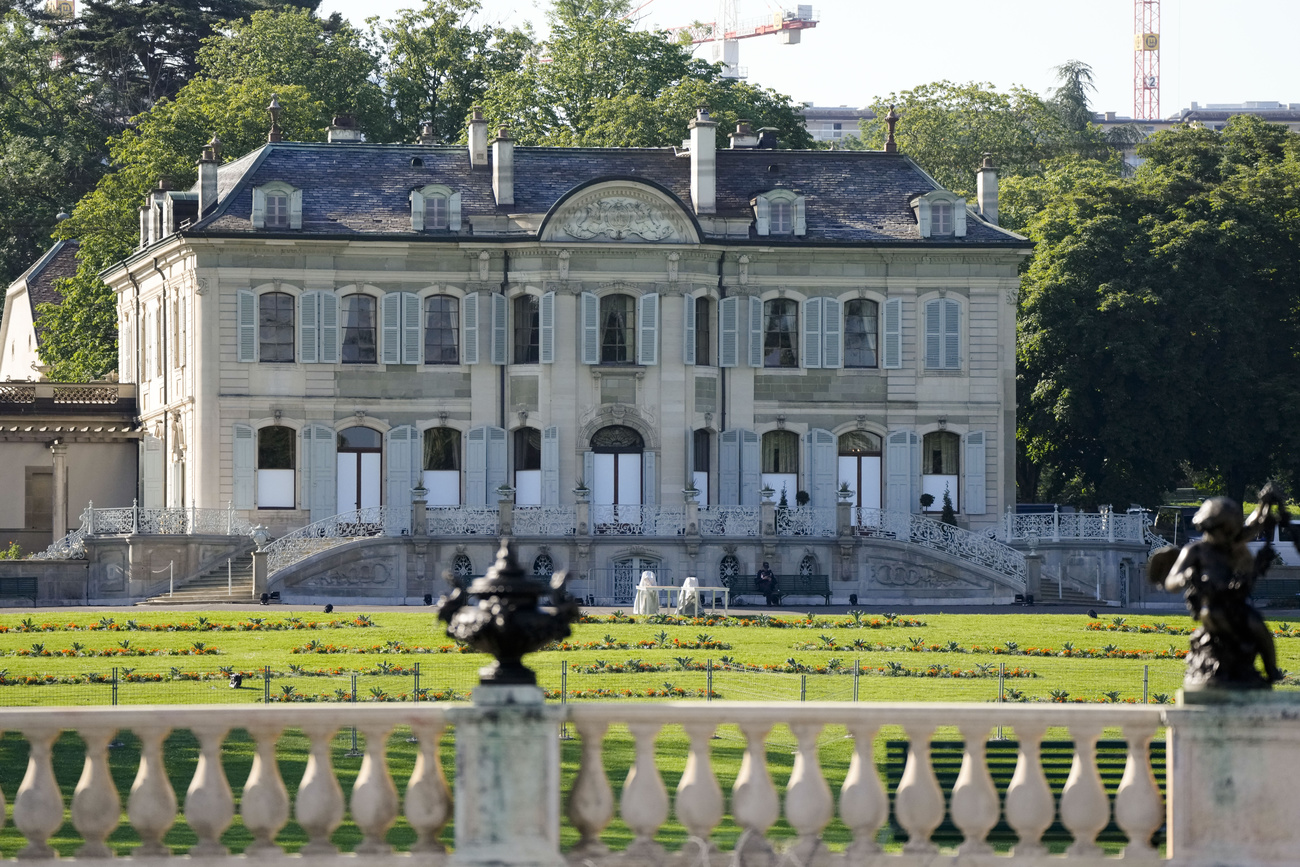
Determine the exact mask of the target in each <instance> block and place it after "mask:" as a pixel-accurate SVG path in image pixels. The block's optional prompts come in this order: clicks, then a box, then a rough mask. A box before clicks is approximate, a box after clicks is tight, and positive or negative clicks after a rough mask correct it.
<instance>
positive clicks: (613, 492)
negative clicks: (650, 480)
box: [591, 425, 645, 506]
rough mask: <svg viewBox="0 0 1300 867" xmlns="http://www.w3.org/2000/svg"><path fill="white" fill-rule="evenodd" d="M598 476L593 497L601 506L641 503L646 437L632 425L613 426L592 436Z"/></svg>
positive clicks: (594, 501) (592, 447) (593, 487)
mask: <svg viewBox="0 0 1300 867" xmlns="http://www.w3.org/2000/svg"><path fill="white" fill-rule="evenodd" d="M591 450H592V451H593V452H594V453H595V455H594V457H595V470H596V478H595V480H594V484H593V485H592V494H593V497H594V499H593V500H592V502H593V504H594V505H597V506H639V505H641V465H642V458H641V455H642V454H643V453H644V452H645V440H643V439H642V438H641V434H639V433H637V432H636V431H635V430H633V429H632V428H630V427H624V426H621V425H613V426H610V427H604V428H601V429H600V430H598V431H596V433H595V434H594V435H593V436H592V438H591Z"/></svg>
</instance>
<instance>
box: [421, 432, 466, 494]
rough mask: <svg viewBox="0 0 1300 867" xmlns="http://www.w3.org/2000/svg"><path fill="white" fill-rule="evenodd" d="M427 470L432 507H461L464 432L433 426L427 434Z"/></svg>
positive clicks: (426, 478)
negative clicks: (461, 439)
mask: <svg viewBox="0 0 1300 867" xmlns="http://www.w3.org/2000/svg"><path fill="white" fill-rule="evenodd" d="M423 470H424V477H423V481H424V487H425V488H426V489H427V490H428V492H429V493H428V500H429V505H430V506H459V505H460V431H458V430H456V429H455V428H449V427H431V428H429V429H428V430H426V431H425V432H424V449H423Z"/></svg>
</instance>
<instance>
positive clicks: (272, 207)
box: [266, 193, 289, 229]
mask: <svg viewBox="0 0 1300 867" xmlns="http://www.w3.org/2000/svg"><path fill="white" fill-rule="evenodd" d="M266 228H268V229H287V228H289V196H288V194H286V193H267V194H266Z"/></svg>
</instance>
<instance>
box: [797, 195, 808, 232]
mask: <svg viewBox="0 0 1300 867" xmlns="http://www.w3.org/2000/svg"><path fill="white" fill-rule="evenodd" d="M803 201H804V200H803V196H796V197H795V200H794V233H795V234H796V235H806V234H808V221H807V219H806V218H805V216H804V204H803Z"/></svg>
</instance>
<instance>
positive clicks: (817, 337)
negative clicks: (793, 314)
mask: <svg viewBox="0 0 1300 867" xmlns="http://www.w3.org/2000/svg"><path fill="white" fill-rule="evenodd" d="M803 366H804V367H821V366H822V299H820V298H809V299H808V300H807V301H805V302H804V303H803Z"/></svg>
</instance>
